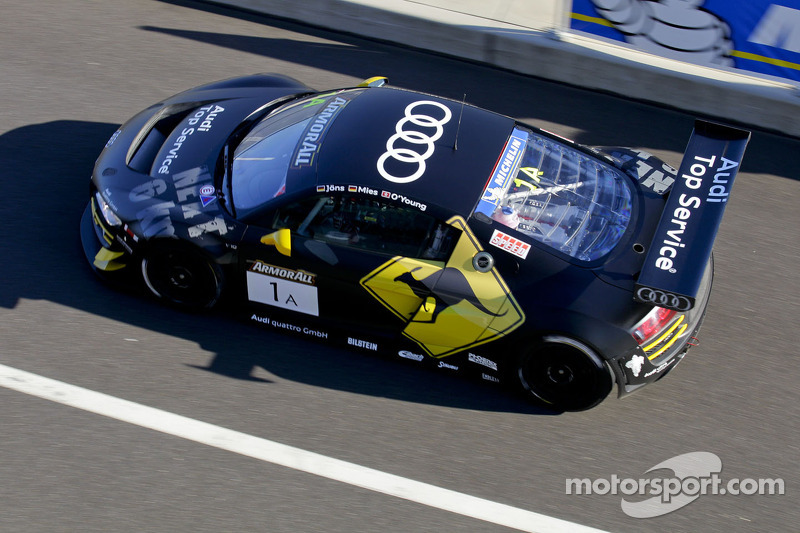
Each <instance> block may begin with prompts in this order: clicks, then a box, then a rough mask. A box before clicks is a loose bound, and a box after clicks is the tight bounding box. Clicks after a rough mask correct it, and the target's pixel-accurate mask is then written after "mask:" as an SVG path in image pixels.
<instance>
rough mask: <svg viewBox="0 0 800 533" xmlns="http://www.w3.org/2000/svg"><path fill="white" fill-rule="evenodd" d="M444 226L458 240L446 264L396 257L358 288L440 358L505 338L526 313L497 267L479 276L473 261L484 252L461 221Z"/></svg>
mask: <svg viewBox="0 0 800 533" xmlns="http://www.w3.org/2000/svg"><path fill="white" fill-rule="evenodd" d="M448 224H450V225H452V226H454V227H456V228H458V229H459V230H461V237H460V239H459V240H458V243H457V244H456V246H455V249H454V250H453V254H452V256H451V257H450V260H449V261H448V262H447V264H444V263H443V262H441V261H428V260H422V259H412V258H409V257H395V258H393V259H391V260H390V261H387V262H386V263H384V264H383V265H381V266H380V267H378V268H377V269H375V270H374V271H372V272H371V273H369V274H368V275H367V276H366V277H364V278H363V279H362V280H361V286H362V287H364V288H365V289H366V290H367V291H369V293H370V294H372V296H374V297H375V298H377V299H378V300H379V301H380V302H381V303H382V304H383V305H384V306H386V307H387V308H388V309H389V310H390V311H392V312H393V313H394V314H395V315H396V316H397V317H398V318H400V319H401V320H403V321H404V322H405V323H406V326H405V329H404V330H403V335H405V336H406V337H408V338H409V339H411V340H413V341H414V342H416V343H417V344H418V345H419V346H420V347H421V348H422V349H423V350H424V351H425V352H426V353H427V354H428V355H430V356H433V357H437V358H441V357H446V356H448V355H452V354H454V353H456V352H460V351H462V350H466V349H469V348H472V347H474V346H478V345H481V344H485V343H487V342H490V341H493V340H496V339H498V338H500V337H502V336H504V335H508V334H509V333H511V332H512V331H514V330H515V329H516V328H518V327H519V326H520V325H522V323H523V322H524V321H525V314H524V313H523V311H522V309H521V308H520V306H519V305H518V304H517V301H516V299H515V298H514V296H513V295H512V294H511V292H510V291H509V289H508V286H507V285H506V283H505V281H504V280H503V278H502V277H501V276H500V274H499V273H498V272H497V270H496V269H494V268H493V269H492V270H490V271H489V272H486V273H481V272H478V271H476V270H475V269H474V268H473V267H472V257H473V256H474V255H475V254H476V253H477V252H479V251H482V248H481V246H480V244H479V243H478V241H477V239H476V238H475V236H474V235H473V234H472V232H471V231H470V229H469V227H468V226H467V224H466V222H465V221H464V219H463V218H461V217H454V218H452V219H451V220H449V221H448Z"/></svg>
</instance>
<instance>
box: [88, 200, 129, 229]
mask: <svg viewBox="0 0 800 533" xmlns="http://www.w3.org/2000/svg"><path fill="white" fill-rule="evenodd" d="M94 198H95V201H96V202H97V206H98V207H99V208H100V212H101V213H102V214H103V219H104V220H105V221H106V224H108V225H109V226H114V227H117V226H121V225H122V221H121V220H120V219H119V217H118V216H117V215H116V214H115V213H114V211H112V210H111V207H110V206H109V205H108V202H106V201H105V200H104V199H103V197H102V196H100V193H99V192H96V193H94Z"/></svg>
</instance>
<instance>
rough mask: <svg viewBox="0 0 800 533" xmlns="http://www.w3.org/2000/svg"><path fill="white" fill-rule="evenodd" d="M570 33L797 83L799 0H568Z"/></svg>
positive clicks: (799, 32) (799, 75)
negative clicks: (584, 34) (610, 40)
mask: <svg viewBox="0 0 800 533" xmlns="http://www.w3.org/2000/svg"><path fill="white" fill-rule="evenodd" d="M570 28H571V29H573V30H578V31H581V32H586V33H590V34H594V35H598V36H601V37H605V38H609V39H613V40H616V41H622V42H625V43H628V44H630V45H632V46H633V47H635V48H637V49H640V50H643V51H645V52H649V53H652V54H657V55H660V56H663V57H668V58H672V59H678V60H681V61H687V62H690V63H695V64H700V65H708V66H715V67H720V66H722V67H732V68H736V69H741V70H747V71H751V72H757V73H761V74H768V75H771V76H778V77H782V78H786V79H789V80H793V81H795V82H797V81H800V0H572V13H571V17H570Z"/></svg>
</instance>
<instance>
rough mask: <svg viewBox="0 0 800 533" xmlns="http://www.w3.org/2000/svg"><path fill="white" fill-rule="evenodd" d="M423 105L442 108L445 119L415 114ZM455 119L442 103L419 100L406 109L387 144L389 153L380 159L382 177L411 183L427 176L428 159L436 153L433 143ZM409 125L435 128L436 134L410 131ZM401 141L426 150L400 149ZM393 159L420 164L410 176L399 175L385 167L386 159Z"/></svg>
mask: <svg viewBox="0 0 800 533" xmlns="http://www.w3.org/2000/svg"><path fill="white" fill-rule="evenodd" d="M419 106H430V107H438V108H439V109H441V110H442V111H443V112H444V116H443V117H442V118H435V117H432V116H430V115H423V114H421V113H415V112H414V110H415V109H416V108H417V107H419ZM452 117H453V114H452V113H451V112H450V108H448V107H447V106H446V105H444V104H440V103H439V102H434V101H432V100H419V101H417V102H412V103H410V104H408V105H407V106H406V110H405V116H404V117H403V118H401V119H400V120H398V121H397V125H396V126H395V128H394V129H395V131H396V132H397V133H395V134H394V135H392V136H391V137H389V140H388V141H386V151H385V152H384V153H383V154H382V155H381V156H380V157H379V158H378V172H379V173H380V175H381V176H383V177H384V178H386V179H387V180H389V181H391V182H394V183H410V182H412V181H414V180H416V179H419V177H420V176H422V175H423V174H424V173H425V160H426V159H428V158H429V157H430V156H431V154H433V149H434V146H433V143H434V142H436V141H437V140H438V139H439V137H441V136H442V133H444V127H443V126H444V125H445V124H447V123H448V122H450V119H451V118H452ZM408 123H411V124H413V125H415V126H417V127H419V128H428V129H430V128H435V129H436V131H435V132H434V133H433V135H428V134H427V133H423V132H422V131H418V130H416V129H408V130H406V129H404V128H405V127H406V124H408ZM398 140H403V141H405V142H407V143H410V144H412V145H421V146H420V148H422V147H424V151H423V152H422V153H419V152H418V151H417V150H414V149H411V148H397V147H395V143H396V142H397V141H398ZM415 148H416V146H415ZM389 158H392V159H394V160H396V161H399V162H401V163H408V164H409V165H416V166H417V168H416V170H414V172H412V173H411V174H409V175H407V176H395V175H393V174H390V173H389V172H388V171H387V170H386V167H385V166H384V165H385V164H386V160H387V159H389Z"/></svg>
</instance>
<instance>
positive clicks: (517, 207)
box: [81, 74, 750, 410]
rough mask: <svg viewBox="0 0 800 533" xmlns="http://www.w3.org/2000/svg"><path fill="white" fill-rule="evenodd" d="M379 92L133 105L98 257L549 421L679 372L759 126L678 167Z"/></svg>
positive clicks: (87, 243) (112, 269)
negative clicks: (473, 384)
mask: <svg viewBox="0 0 800 533" xmlns="http://www.w3.org/2000/svg"><path fill="white" fill-rule="evenodd" d="M385 81H386V80H385V78H381V77H377V78H370V79H369V80H366V81H365V82H364V83H362V84H361V85H359V86H356V87H351V88H345V89H337V90H330V91H324V92H319V91H316V90H314V89H311V88H309V87H307V86H305V85H303V84H302V83H300V82H298V81H296V80H293V79H291V78H287V77H284V76H279V75H274V74H258V75H253V76H247V77H242V78H235V79H231V80H226V81H222V82H217V83H212V84H210V85H205V86H202V87H199V88H195V89H192V90H189V91H186V92H183V93H180V94H178V95H176V96H173V97H171V98H169V99H167V100H165V101H163V102H161V103H159V104H157V105H154V106H152V107H150V108H148V109H147V110H145V111H143V112H142V113H140V114H138V115H136V116H135V117H133V118H132V119H131V120H130V121H128V122H127V123H125V124H123V125H122V126H121V127H120V128H119V129H118V130H117V131H116V132H115V133H114V135H113V136H112V137H111V138H110V139H109V141H108V143H107V144H106V147H105V149H104V150H103V152H102V153H101V154H100V156H99V158H98V160H97V163H96V166H95V169H94V173H93V175H92V180H91V191H90V198H89V203H88V205H87V207H86V210H85V212H84V216H83V218H82V221H81V236H82V242H83V247H84V250H85V253H86V256H87V258H88V260H89V262H90V264H91V265H92V267H93V268H94V270H95V271H96V272H97V273H98V274H100V275H101V277H103V278H105V279H107V280H109V281H117V282H118V283H121V284H128V285H135V284H137V283H138V284H140V286H143V287H146V289H147V290H149V292H151V293H152V294H153V295H155V296H156V297H157V298H159V299H161V300H163V301H165V302H167V303H169V304H171V305H174V306H177V307H182V308H187V309H205V308H210V307H212V306H214V305H215V304H217V303H218V302H220V301H227V302H228V305H229V306H231V307H232V308H233V309H236V310H237V311H238V310H239V309H241V310H243V312H244V313H245V316H246V317H247V319H248V320H250V321H252V322H254V323H256V324H258V325H263V326H265V327H268V328H273V329H275V330H284V331H290V332H295V333H297V334H300V335H305V336H309V337H314V338H316V339H319V340H322V341H326V342H330V343H338V344H340V345H343V346H349V347H350V348H353V349H355V350H361V351H364V352H377V353H383V354H388V355H389V356H391V357H396V358H400V359H404V360H408V361H410V362H413V363H414V364H421V365H428V366H432V367H437V368H440V369H442V371H444V372H460V373H464V374H471V375H474V376H475V377H476V378H477V379H482V380H485V381H488V382H491V383H506V384H508V385H509V386H511V387H515V388H517V389H518V390H519V391H521V392H522V393H523V394H524V395H526V396H527V397H528V398H530V399H532V400H534V401H537V402H542V403H544V404H546V405H548V406H550V407H551V408H552V409H554V410H581V409H587V408H589V407H592V406H594V405H596V404H597V403H599V402H600V401H602V400H603V399H604V398H605V397H606V396H607V395H608V394H609V393H610V392H611V391H612V390H613V389H614V387H615V386H616V389H617V392H618V395H619V396H624V395H627V394H629V393H631V392H632V391H634V390H636V389H638V388H640V387H642V386H643V385H645V384H647V383H650V382H653V381H656V380H658V379H660V378H661V377H663V376H664V375H665V374H667V373H668V372H669V371H670V370H671V369H672V368H674V367H675V366H676V365H677V364H678V362H679V361H681V360H682V359H683V358H684V356H685V355H686V353H687V350H688V349H689V348H690V347H691V346H692V345H694V344H696V335H697V332H698V329H699V328H700V325H701V322H702V320H703V316H704V313H705V311H706V307H707V304H708V299H709V294H710V291H711V282H712V276H713V268H712V254H711V249H712V245H713V242H714V239H715V235H716V232H717V229H718V227H719V224H720V221H721V217H722V213H723V210H724V208H725V205H726V202H727V200H728V197H729V194H730V191H731V186H732V184H733V181H734V178H735V176H736V173H737V171H738V169H739V165H740V164H741V160H742V157H743V155H744V150H745V147H746V144H747V141H748V139H749V135H750V134H749V132H746V131H742V130H738V129H735V128H731V127H727V126H723V125H719V124H713V123H709V122H705V121H697V122H696V123H695V128H694V132H692V135H691V138H690V140H689V143H688V147H687V150H686V153H685V154H684V158H683V163H682V164H681V166H680V168H679V169H677V170H676V169H674V168H672V167H670V166H669V165H667V164H665V163H664V162H662V161H660V160H658V159H656V158H655V157H653V156H651V155H649V154H647V153H644V152H641V151H637V150H633V149H628V148H603V149H599V148H592V147H586V146H581V145H578V144H576V143H573V142H571V141H568V140H565V139H563V138H560V137H558V136H556V135H553V134H551V133H548V132H546V131H543V130H540V129H537V128H535V127H533V126H530V125H526V124H521V123H519V122H517V121H515V120H514V119H512V118H509V117H506V116H502V115H499V114H496V113H493V112H490V111H486V110H483V109H479V108H477V107H474V106H471V105H469V104H466V103H465V102H458V101H453V100H449V99H446V98H441V97H437V96H433V95H430V94H423V93H419V92H413V91H410V90H404V89H399V88H392V87H389V86H387V85H386V84H385ZM687 133H688V132H687Z"/></svg>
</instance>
